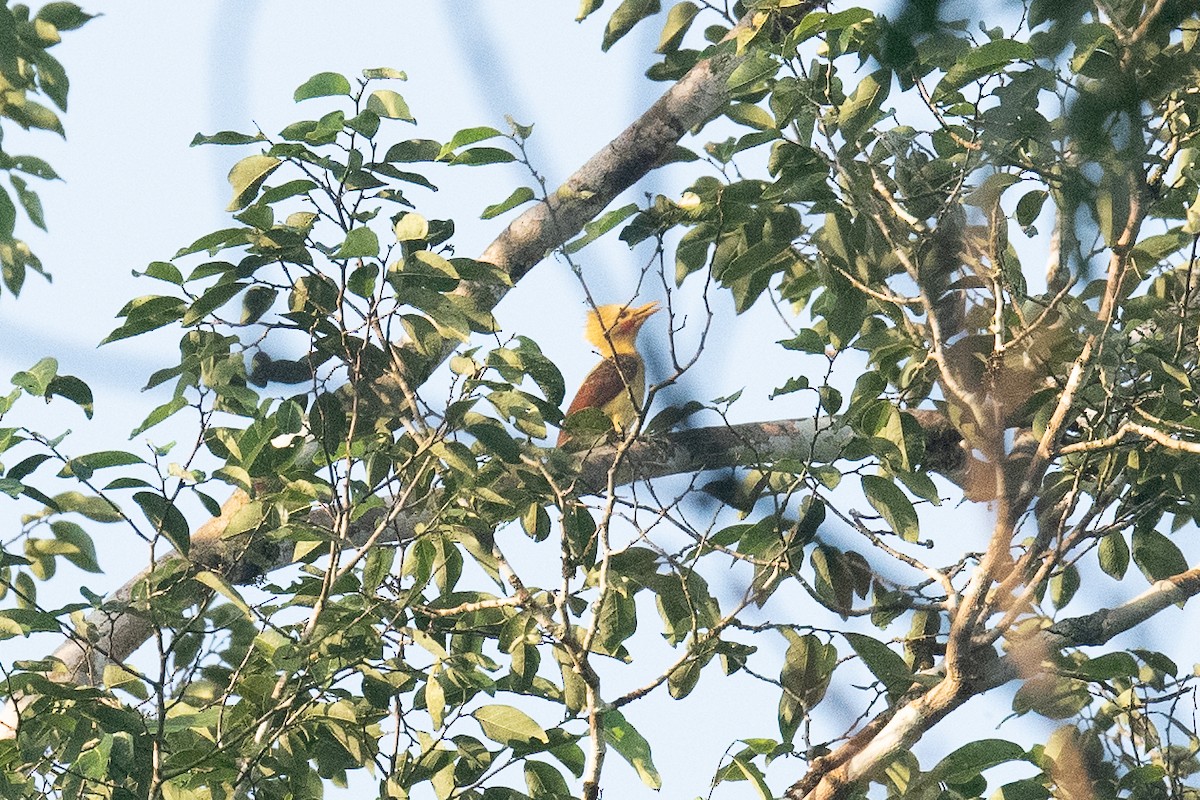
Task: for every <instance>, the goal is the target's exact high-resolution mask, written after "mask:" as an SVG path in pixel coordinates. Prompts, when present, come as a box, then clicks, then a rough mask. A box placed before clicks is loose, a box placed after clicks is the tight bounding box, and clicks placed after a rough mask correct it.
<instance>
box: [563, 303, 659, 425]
mask: <svg viewBox="0 0 1200 800" xmlns="http://www.w3.org/2000/svg"><path fill="white" fill-rule="evenodd" d="M657 311H658V303H657V302H651V303H647V304H646V305H644V306H639V307H637V308H634V307H633V306H631V305H630V304H628V303H625V304H623V305H622V304H620V303H617V304H613V305H605V306H597V307H596V308H595V309H593V310H592V311H591V312H590V313H589V314H588V321H587V328H586V330H585V332H584V335H585V336H586V337H587V340H588V341H589V342H591V343H592V344H594V345H595V346H596V347H597V348H598V349H599V350H600V355H601V356H602V358H601V360H600V363H599V364H597V365H596V366H594V367H592V370H591V372H589V373H588V374H587V377H586V378H584V379H583V384H582V385H580V387H579V392H578V393H577V394H576V395H575V399H574V400H572V401H571V405H570V406H569V407H568V408H567V413H566V419H567V420H569V419H570V418H571V416H572V415H574V414H578V413H579V412H581V411H584V410H585V409H589V408H597V409H599V410H600V411H602V412H603V413H604V414H605V415H607V416H608V418H609V419H610V420H612V427H613V431H614V432H615V433H616V434H617V435H618V436H623V435H624V434H625V433H626V431H628V430H629V428H630V427H631V426H632V425H636V424H637V420H638V418H639V417H640V416H641V412H642V405H643V404H644V403H645V402H646V363H645V361H644V360H643V359H642V355H641V353H639V352H638V349H637V337H638V331H640V330H641V329H642V325H644V324H645V322H646V320H648V319H650V317H651V316H653V315H654V314H655V312H657ZM609 435H610V434H609V433H606V434H602V435H598V436H592V437H589V436H587V435H586V434H572V433H571V432H569V431H568V430H567V429H566V428H565V427H564V429H563V430H562V431H560V432H559V434H558V443H557V444H558V446H559V447H563V446H567V447H569V448H570V449H585V448H587V447H594V446H596V445H598V444H602V443H603V442H604V441H605V440H606V439H607V438H608V436H609Z"/></svg>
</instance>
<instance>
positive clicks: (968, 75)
mask: <svg viewBox="0 0 1200 800" xmlns="http://www.w3.org/2000/svg"><path fill="white" fill-rule="evenodd" d="M1028 58H1033V49H1032V48H1030V46H1029V45H1028V44H1026V43H1025V42H1018V41H1016V40H1014V39H997V40H996V41H993V42H987V43H986V44H982V45H980V46H979V47H972V48H970V49H969V50H967V51H966V54H965V55H964V56H963V57H962V58H960V59H958V61H957V62H955V64H954V66H952V67H951V68H950V69H949V70H947V72H946V75H945V77H943V78H942V80H941V81H940V82H938V85H937V87H936V88H935V89H934V90H933V100H934V101H935V102H936V101H938V100H942V99H944V98H945V96H946V95H947V94H949V93H950V92H953V91H955V90H956V89H960V88H962V87H963V86H966V85H967V84H968V83H970V82H971V81H973V80H975V79H977V78H981V77H983V76H984V75H988V74H991V73H993V72H998V71H999V70H1000V68H1001V67H1005V66H1007V65H1008V64H1010V63H1011V62H1013V61H1017V60H1020V59H1028Z"/></svg>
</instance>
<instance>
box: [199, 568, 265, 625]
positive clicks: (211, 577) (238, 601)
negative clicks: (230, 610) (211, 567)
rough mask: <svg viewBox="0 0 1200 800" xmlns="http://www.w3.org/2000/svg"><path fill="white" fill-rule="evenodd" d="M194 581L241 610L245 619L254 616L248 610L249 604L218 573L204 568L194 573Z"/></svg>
mask: <svg viewBox="0 0 1200 800" xmlns="http://www.w3.org/2000/svg"><path fill="white" fill-rule="evenodd" d="M196 582H197V583H199V584H202V585H204V586H207V587H208V588H210V589H212V590H213V591H214V592H216V593H217V594H219V595H221V596H222V597H224V598H225V599H226V600H228V601H229V602H230V604H231V605H233V607H234V608H236V609H237V610H238V611H241V612H242V615H243V616H245V617H246V618H247V619H253V618H254V614H253V613H252V612H251V611H250V606H248V605H246V601H245V600H244V599H242V595H241V593H240V592H239V591H238V590H237V589H236V588H234V586H233V584H232V583H230V582H229V581H227V580H225V579H224V578H222V577H221V576H220V575H218V574H216V573H215V572H209V571H208V570H206V569H205V570H201V571H200V572H198V573H196Z"/></svg>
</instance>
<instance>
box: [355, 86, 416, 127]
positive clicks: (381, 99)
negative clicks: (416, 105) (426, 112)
mask: <svg viewBox="0 0 1200 800" xmlns="http://www.w3.org/2000/svg"><path fill="white" fill-rule="evenodd" d="M367 110H368V111H374V112H375V113H376V114H378V115H379V116H381V117H384V118H385V119H402V120H404V121H405V122H416V119H414V118H413V115H412V112H410V111H409V110H408V103H406V102H404V98H403V97H401V96H400V95H399V94H398V93H396V92H393V91H391V90H390V89H377V90H376V91H374V92H371V96H370V97H368V98H367Z"/></svg>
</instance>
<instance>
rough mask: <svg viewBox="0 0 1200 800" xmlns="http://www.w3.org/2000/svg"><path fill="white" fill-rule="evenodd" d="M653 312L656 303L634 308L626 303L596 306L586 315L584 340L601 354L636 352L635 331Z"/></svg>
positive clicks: (656, 306) (636, 333) (656, 308)
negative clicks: (586, 322) (598, 349)
mask: <svg viewBox="0 0 1200 800" xmlns="http://www.w3.org/2000/svg"><path fill="white" fill-rule="evenodd" d="M657 311H658V303H657V302H650V303H646V305H644V306H639V307H637V308H634V307H633V306H631V305H629V304H628V303H625V304H621V303H614V304H612V305H607V306H597V307H596V309H595V310H594V311H592V312H591V313H590V314H588V324H587V339H588V341H589V342H591V343H592V344H594V345H596V347H598V348H600V352H601V353H604V354H608V353H610V352H612V353H634V352H637V348H636V344H637V336H638V331H639V330H641V328H642V325H643V324H644V323H645V322H646V320H648V319H650V317H651V316H653V315H654V313H655V312H657Z"/></svg>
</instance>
